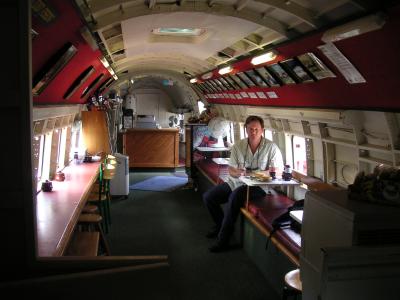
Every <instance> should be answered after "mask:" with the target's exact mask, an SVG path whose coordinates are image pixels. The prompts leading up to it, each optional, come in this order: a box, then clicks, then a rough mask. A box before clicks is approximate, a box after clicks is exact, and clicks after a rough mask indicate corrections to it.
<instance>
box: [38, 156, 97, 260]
mask: <svg viewBox="0 0 400 300" xmlns="http://www.w3.org/2000/svg"><path fill="white" fill-rule="evenodd" d="M99 166H100V163H99V162H93V163H82V164H79V165H74V164H72V165H70V166H68V167H66V168H65V169H64V170H63V172H64V174H65V181H63V182H57V181H53V182H52V183H53V191H52V192H43V191H41V192H39V193H38V194H37V196H36V235H37V236H36V239H37V250H38V252H37V255H38V256H60V255H63V253H64V251H65V249H66V247H67V244H68V241H69V239H70V237H71V235H72V233H73V230H74V227H75V224H76V222H77V220H78V217H79V215H80V213H81V210H82V207H83V206H84V205H85V202H86V199H87V196H88V194H89V192H90V189H91V186H92V184H93V183H94V182H95V180H96V178H97V176H98V173H99Z"/></svg>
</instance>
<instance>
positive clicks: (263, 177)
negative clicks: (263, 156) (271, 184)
mask: <svg viewBox="0 0 400 300" xmlns="http://www.w3.org/2000/svg"><path fill="white" fill-rule="evenodd" d="M253 177H254V179H255V180H258V181H263V182H267V181H271V180H272V177H271V176H269V175H268V174H265V173H264V172H254V173H253Z"/></svg>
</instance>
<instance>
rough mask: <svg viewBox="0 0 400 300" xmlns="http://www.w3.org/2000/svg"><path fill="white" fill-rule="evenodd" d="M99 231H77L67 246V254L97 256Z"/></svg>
mask: <svg viewBox="0 0 400 300" xmlns="http://www.w3.org/2000/svg"><path fill="white" fill-rule="evenodd" d="M99 239H100V233H99V232H97V231H96V232H86V231H84V232H80V231H76V232H75V233H74V235H73V237H72V240H71V241H70V243H69V245H68V248H67V253H66V255H67V256H97V252H98V248H99Z"/></svg>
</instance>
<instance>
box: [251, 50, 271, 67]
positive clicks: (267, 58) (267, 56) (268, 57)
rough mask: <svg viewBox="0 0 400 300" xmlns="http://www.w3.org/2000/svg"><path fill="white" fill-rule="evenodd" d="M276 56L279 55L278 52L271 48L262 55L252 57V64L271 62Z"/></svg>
mask: <svg viewBox="0 0 400 300" xmlns="http://www.w3.org/2000/svg"><path fill="white" fill-rule="evenodd" d="M276 56H277V52H276V51H275V50H271V51H268V52H267V53H264V54H262V55H259V56H255V57H253V58H252V59H251V64H252V65H255V66H256V65H259V64H263V63H266V62H269V61H271V60H274V59H275V58H276Z"/></svg>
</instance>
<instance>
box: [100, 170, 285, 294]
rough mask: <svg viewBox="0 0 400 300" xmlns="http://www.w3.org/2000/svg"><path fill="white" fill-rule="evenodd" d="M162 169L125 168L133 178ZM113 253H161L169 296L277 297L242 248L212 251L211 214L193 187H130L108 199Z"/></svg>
mask: <svg viewBox="0 0 400 300" xmlns="http://www.w3.org/2000/svg"><path fill="white" fill-rule="evenodd" d="M157 175H170V176H172V174H170V173H168V172H157V173H143V172H142V173H135V174H133V173H131V174H130V183H131V184H132V183H135V182H138V181H141V180H144V179H146V178H149V177H152V176H157ZM111 210H112V222H113V223H112V227H111V231H110V233H109V234H108V239H109V241H110V244H111V250H112V253H113V255H150V254H154V255H157V254H167V255H168V256H169V263H170V266H171V267H170V279H169V280H170V283H171V291H173V295H172V299H221V300H223V299H230V300H232V299H269V300H274V299H279V297H278V296H277V295H276V294H275V293H274V292H273V290H272V289H271V288H269V286H268V283H267V282H266V280H265V279H264V278H263V275H262V273H261V272H260V271H259V270H258V269H257V267H256V266H255V265H254V264H253V263H252V262H251V261H250V259H249V258H248V257H247V255H246V254H245V252H244V251H243V250H242V249H236V250H233V251H230V252H227V253H219V254H212V253H210V252H209V251H208V246H209V245H210V243H212V241H210V240H208V239H207V238H205V237H204V234H205V232H207V230H208V229H209V227H210V225H211V223H210V222H211V219H210V217H209V215H208V212H207V211H206V209H205V207H204V206H203V203H202V200H201V195H199V194H198V193H195V192H194V191H193V190H188V189H181V190H177V191H174V192H151V191H138V190H134V191H131V193H130V195H129V198H128V199H126V200H114V201H113V203H112V207H111Z"/></svg>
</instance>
